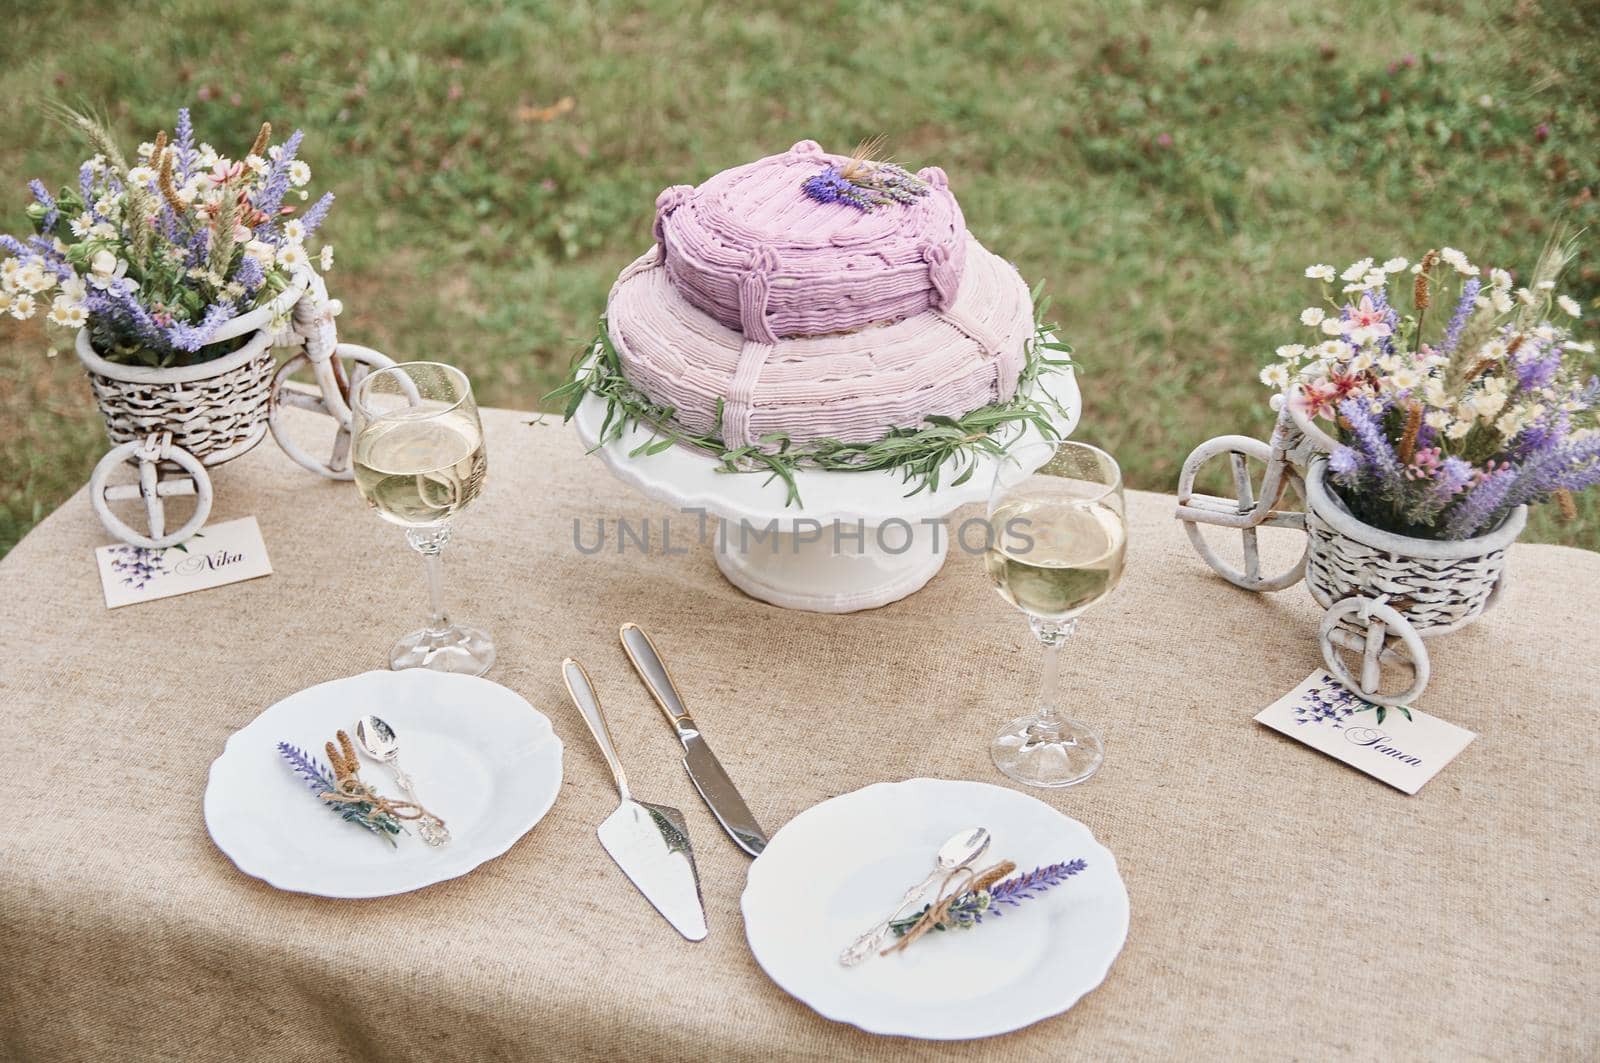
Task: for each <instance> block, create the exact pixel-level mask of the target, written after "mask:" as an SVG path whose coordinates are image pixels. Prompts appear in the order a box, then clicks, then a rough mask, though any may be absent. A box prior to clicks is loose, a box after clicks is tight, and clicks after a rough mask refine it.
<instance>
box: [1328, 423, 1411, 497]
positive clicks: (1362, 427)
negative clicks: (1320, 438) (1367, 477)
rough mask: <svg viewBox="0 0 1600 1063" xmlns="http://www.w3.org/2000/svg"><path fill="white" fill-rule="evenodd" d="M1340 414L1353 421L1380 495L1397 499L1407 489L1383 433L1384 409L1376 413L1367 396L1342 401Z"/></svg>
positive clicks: (1363, 461)
mask: <svg viewBox="0 0 1600 1063" xmlns="http://www.w3.org/2000/svg"><path fill="white" fill-rule="evenodd" d="M1339 413H1340V414H1342V415H1343V416H1344V419H1345V420H1346V421H1348V422H1350V431H1351V432H1352V433H1353V434H1354V436H1355V439H1356V444H1357V446H1358V448H1359V449H1360V451H1361V461H1362V464H1363V465H1364V466H1365V468H1367V469H1368V470H1370V471H1371V473H1372V475H1373V476H1374V477H1375V478H1376V480H1377V487H1378V493H1379V495H1380V496H1382V497H1383V498H1386V499H1389V500H1391V501H1392V500H1394V499H1398V498H1399V497H1400V496H1401V494H1402V493H1404V491H1405V482H1406V481H1405V469H1404V467H1403V466H1401V464H1400V458H1399V456H1398V455H1396V454H1395V452H1394V447H1393V446H1392V445H1391V444H1390V443H1389V440H1388V438H1387V437H1386V436H1385V435H1384V433H1383V425H1382V423H1381V422H1380V418H1381V417H1382V412H1381V411H1380V412H1379V413H1378V414H1377V415H1374V414H1373V412H1372V407H1371V406H1370V405H1369V404H1368V402H1367V400H1365V399H1345V400H1344V401H1343V402H1341V403H1339Z"/></svg>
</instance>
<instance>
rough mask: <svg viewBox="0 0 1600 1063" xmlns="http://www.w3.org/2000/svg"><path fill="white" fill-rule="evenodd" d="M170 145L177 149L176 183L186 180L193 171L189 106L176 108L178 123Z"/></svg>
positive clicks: (192, 129)
mask: <svg viewBox="0 0 1600 1063" xmlns="http://www.w3.org/2000/svg"><path fill="white" fill-rule="evenodd" d="M175 134H176V135H175V137H174V139H173V142H172V146H173V147H174V148H176V149H177V151H178V183H179V184H182V183H183V182H185V181H187V180H188V179H189V177H190V176H191V175H192V174H193V173H194V163H195V159H196V153H195V150H194V124H193V123H192V122H191V121H190V120H189V108H187V107H179V108H178V125H177V127H176V131H175Z"/></svg>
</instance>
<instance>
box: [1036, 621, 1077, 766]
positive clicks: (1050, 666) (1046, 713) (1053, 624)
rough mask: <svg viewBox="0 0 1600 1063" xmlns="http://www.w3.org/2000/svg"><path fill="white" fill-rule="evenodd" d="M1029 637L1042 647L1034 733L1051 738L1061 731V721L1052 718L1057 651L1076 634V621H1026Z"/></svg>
mask: <svg viewBox="0 0 1600 1063" xmlns="http://www.w3.org/2000/svg"><path fill="white" fill-rule="evenodd" d="M1029 623H1030V625H1031V626H1032V628H1033V633H1034V635H1036V636H1037V637H1038V639H1039V642H1040V643H1041V644H1042V645H1043V646H1044V676H1043V678H1042V679H1041V680H1040V683H1039V704H1038V706H1037V708H1036V709H1035V711H1034V724H1033V729H1034V731H1035V732H1037V733H1039V734H1041V735H1044V736H1047V737H1054V735H1055V733H1056V732H1058V731H1059V730H1060V728H1061V717H1060V716H1058V715H1057V714H1056V706H1057V704H1059V693H1058V692H1059V690H1060V686H1061V647H1062V645H1063V644H1064V643H1065V642H1066V641H1067V637H1068V636H1069V635H1071V634H1072V633H1073V631H1075V630H1077V627H1078V622H1077V620H1068V621H1065V622H1058V621H1054V620H1040V619H1037V618H1033V619H1030V621H1029Z"/></svg>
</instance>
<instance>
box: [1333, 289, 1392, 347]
mask: <svg viewBox="0 0 1600 1063" xmlns="http://www.w3.org/2000/svg"><path fill="white" fill-rule="evenodd" d="M1349 309H1350V316H1349V317H1347V318H1345V319H1344V321H1343V322H1342V325H1343V331H1344V334H1345V335H1346V336H1349V337H1350V339H1351V340H1352V341H1354V342H1356V343H1371V342H1372V341H1373V340H1381V339H1383V338H1384V337H1385V336H1387V335H1389V334H1390V333H1391V332H1393V331H1394V330H1393V329H1391V328H1390V327H1389V322H1388V321H1387V320H1386V319H1385V314H1384V312H1383V311H1382V310H1380V309H1378V307H1377V306H1375V305H1374V304H1373V302H1372V296H1370V295H1363V296H1362V297H1361V302H1360V303H1359V304H1358V305H1356V306H1352V307H1350V308H1349Z"/></svg>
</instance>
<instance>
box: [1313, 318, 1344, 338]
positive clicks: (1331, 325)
mask: <svg viewBox="0 0 1600 1063" xmlns="http://www.w3.org/2000/svg"><path fill="white" fill-rule="evenodd" d="M1318 324H1319V325H1320V326H1321V328H1322V331H1323V332H1324V333H1326V334H1327V335H1329V336H1343V335H1344V322H1343V321H1342V320H1341V319H1339V318H1336V317H1325V318H1323V319H1322V321H1320V322H1319V323H1318Z"/></svg>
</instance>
